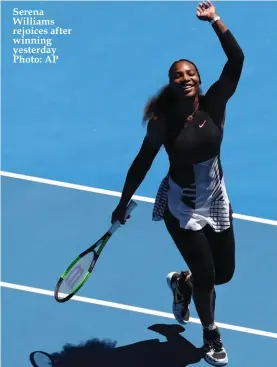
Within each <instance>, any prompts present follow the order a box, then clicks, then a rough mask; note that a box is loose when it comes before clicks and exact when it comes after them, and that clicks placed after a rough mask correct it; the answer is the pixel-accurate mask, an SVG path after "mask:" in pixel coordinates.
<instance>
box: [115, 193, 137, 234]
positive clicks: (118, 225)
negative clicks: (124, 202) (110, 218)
mask: <svg viewBox="0 0 277 367" xmlns="http://www.w3.org/2000/svg"><path fill="white" fill-rule="evenodd" d="M137 205H138V204H137V203H136V202H135V201H133V200H131V201H130V203H129V204H128V206H127V210H126V213H125V219H127V217H128V216H129V214H130V213H131V212H132V211H133V210H134V209H135V207H136V206H137ZM120 226H121V223H120V222H119V220H117V221H116V222H114V223H113V224H112V225H111V227H110V229H109V231H108V232H109V233H111V234H112V233H114V232H115V231H116V230H117V229H118V227H120Z"/></svg>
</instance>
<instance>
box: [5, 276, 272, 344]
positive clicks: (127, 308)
mask: <svg viewBox="0 0 277 367" xmlns="http://www.w3.org/2000/svg"><path fill="white" fill-rule="evenodd" d="M0 286H1V287H4V288H10V289H16V290H19V291H24V292H30V293H37V294H43V295H45V296H51V297H53V296H54V292H53V291H49V290H46V289H40V288H34V287H27V286H24V285H19V284H12V283H6V282H0ZM71 300H73V301H79V302H84V303H90V304H94V305H99V306H105V307H111V308H117V309H121V310H124V311H132V312H138V313H143V314H147V315H153V316H158V317H164V318H167V319H174V315H173V314H171V313H168V312H161V311H156V310H150V309H148V308H141V307H135V306H129V305H124V304H121V303H114V302H107V301H101V300H98V299H93V298H88V297H80V296H73V297H72V298H71ZM69 302H70V301H69ZM190 322H192V323H194V324H200V320H199V319H196V318H193V317H191V318H190ZM216 324H217V325H218V327H220V328H224V329H228V330H234V331H239V332H242V333H247V334H254V335H260V336H266V337H268V338H274V339H277V333H272V332H269V331H263V330H256V329H250V328H246V327H242V326H235V325H229V324H223V323H221V322H216Z"/></svg>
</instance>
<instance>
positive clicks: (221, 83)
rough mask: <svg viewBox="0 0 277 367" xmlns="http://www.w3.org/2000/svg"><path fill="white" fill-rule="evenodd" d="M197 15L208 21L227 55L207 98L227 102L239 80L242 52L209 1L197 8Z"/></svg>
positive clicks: (242, 59)
mask: <svg viewBox="0 0 277 367" xmlns="http://www.w3.org/2000/svg"><path fill="white" fill-rule="evenodd" d="M197 17H198V18H199V19H200V20H204V21H209V22H210V23H211V24H212V27H213V29H214V31H215V33H216V35H217V36H218V39H219V41H220V43H221V46H222V48H223V50H224V52H225V54H226V56H227V62H226V64H225V65H224V68H223V71H222V73H221V75H220V77H219V79H218V80H217V81H216V82H215V83H214V84H213V85H212V86H211V87H210V89H209V90H208V92H207V94H206V98H207V100H209V101H210V100H211V99H213V100H215V99H218V98H219V99H220V100H221V102H223V103H224V102H225V103H227V101H228V99H229V98H230V97H231V96H232V95H233V94H234V92H235V90H236V88H237V85H238V82H239V80H240V76H241V72H242V68H243V63H244V53H243V51H242V49H241V48H240V46H239V44H238V42H237V41H236V39H235V37H234V36H233V34H232V33H231V31H230V30H229V29H228V28H227V27H226V25H225V24H224V22H223V21H222V19H220V17H219V16H218V15H217V13H216V10H215V7H214V6H213V5H212V3H211V2H204V3H202V4H200V6H199V7H198V8H197Z"/></svg>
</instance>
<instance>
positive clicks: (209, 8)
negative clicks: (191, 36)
mask: <svg viewBox="0 0 277 367" xmlns="http://www.w3.org/2000/svg"><path fill="white" fill-rule="evenodd" d="M196 16H197V18H198V19H200V20H204V21H211V20H212V19H213V18H214V17H216V10H215V7H214V5H213V4H212V3H211V2H210V1H204V2H202V3H200V4H199V5H198V7H197V10H196Z"/></svg>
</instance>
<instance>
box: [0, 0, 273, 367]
mask: <svg viewBox="0 0 277 367" xmlns="http://www.w3.org/2000/svg"><path fill="white" fill-rule="evenodd" d="M196 4H197V3H196V2H73V1H72V2H64V1H63V2H50V1H49V2H47V1H46V2H6V1H4V2H2V4H1V7H2V38H3V43H2V81H3V87H2V151H1V152H2V161H1V169H2V171H1V190H2V200H1V205H2V216H1V220H2V264H1V273H2V276H1V293H2V315H1V316H2V366H3V367H25V366H26V367H27V366H30V365H31V364H30V362H29V354H30V353H31V352H32V351H34V350H43V351H46V352H49V353H53V352H59V351H61V350H62V348H63V347H64V345H66V344H73V345H79V344H80V343H85V342H87V341H89V340H92V339H95V340H100V341H103V340H105V343H106V344H105V343H104V342H103V343H102V349H101V348H100V347H99V348H98V349H97V345H96V344H97V343H96V342H95V343H92V344H93V345H94V348H95V349H94V350H93V348H92V347H91V351H90V355H86V357H84V354H82V350H79V353H80V357H78V358H80V359H81V358H86V359H87V364H86V365H85V366H90V364H89V363H88V360H89V359H90V358H91V366H92V365H93V366H101V367H103V366H104V367H105V366H106V365H110V363H111V361H112V362H113V363H114V365H116V366H117V365H118V366H124V367H125V366H134V367H136V366H146V367H147V366H149V367H150V366H159V367H163V366H164V367H181V366H186V365H189V364H197V365H199V366H206V365H207V364H206V362H204V361H203V360H200V357H199V348H200V347H201V343H202V330H201V325H200V324H199V322H198V319H197V314H196V311H195V309H194V308H192V320H191V321H192V322H191V323H189V324H188V325H187V326H185V330H180V329H179V328H178V327H177V323H176V321H175V319H174V318H173V315H172V311H171V302H172V297H171V294H170V292H169V290H168V288H167V285H166V280H165V277H166V274H167V273H168V272H170V271H173V270H180V269H183V268H184V266H185V264H184V263H183V261H182V259H181V257H180V256H179V253H178V252H177V250H176V248H175V246H174V244H173V243H172V242H171V239H170V238H169V235H168V234H167V232H166V229H165V227H164V225H163V223H162V222H152V220H151V217H152V209H153V203H152V202H153V200H151V198H153V197H154V196H155V194H156V190H157V188H158V185H159V183H160V180H161V178H162V177H164V175H165V174H166V172H167V169H168V163H167V157H166V155H165V152H164V151H161V152H160V154H159V156H158V158H157V159H156V161H155V163H154V165H153V167H152V168H151V171H150V172H149V174H148V176H147V178H146V179H145V181H144V183H143V184H142V185H141V187H140V188H139V190H138V192H137V193H136V194H137V195H139V197H138V198H137V199H136V202H137V203H138V207H137V208H136V209H135V211H134V212H133V215H132V218H131V219H130V220H129V221H128V223H127V225H126V226H124V227H122V228H120V230H119V231H118V232H117V233H116V234H115V236H114V238H113V239H112V240H111V242H110V243H109V244H108V245H107V247H106V248H105V250H104V252H103V255H101V261H99V263H98V264H97V267H96V269H95V271H94V273H93V276H92V277H91V279H90V280H89V282H88V283H87V284H86V285H85V287H84V288H83V289H81V291H80V293H79V296H80V298H79V299H76V300H71V301H70V302H68V303H66V304H58V303H57V302H55V301H54V298H53V296H52V293H53V289H54V287H55V284H56V281H57V279H58V277H59V275H60V273H61V272H62V271H63V270H64V268H65V267H66V266H67V265H68V263H69V262H70V261H71V260H72V259H73V258H74V257H75V256H76V255H77V254H78V253H79V252H80V251H82V250H84V249H86V248H87V247H88V246H89V245H90V244H91V243H93V242H95V240H96V239H98V238H99V237H100V236H101V235H102V234H103V233H104V232H105V231H106V230H107V228H108V227H109V225H110V216H111V213H112V211H113V210H114V208H115V206H116V205H117V202H118V195H119V193H120V192H121V190H122V185H123V183H124V180H125V176H126V172H127V170H128V167H129V165H130V163H131V162H132V159H133V158H134V156H135V154H136V153H137V151H138V149H139V147H140V144H141V141H142V139H143V136H144V134H145V129H144V128H143V127H142V124H141V119H142V111H143V108H144V104H145V102H146V100H147V99H148V97H149V96H150V95H152V94H153V93H155V92H156V90H157V89H159V87H161V86H162V85H163V84H165V83H166V82H167V69H168V67H169V65H170V64H171V63H172V61H174V60H175V59H177V58H181V57H185V58H188V59H192V60H194V61H195V63H196V64H197V65H198V66H199V70H200V73H201V77H202V79H203V89H204V90H206V88H207V87H208V86H209V85H210V84H211V83H212V82H213V81H214V80H215V79H216V78H217V77H218V75H219V73H220V71H221V68H222V66H223V65H224V62H225V56H224V54H223V51H222V50H221V47H220V44H219V42H218V40H217V38H216V36H215V35H214V34H213V31H212V30H211V29H210V27H209V26H207V24H205V23H203V22H199V21H198V20H197V19H196V17H195V7H196ZM250 4H251V10H252V11H253V12H254V13H255V16H253V15H251V16H250V15H249V6H250ZM216 5H217V8H218V12H219V13H220V15H221V17H222V19H224V21H225V23H226V24H227V25H228V27H229V28H230V29H231V31H232V32H233V33H234V35H235V36H236V38H237V39H238V41H239V43H240V45H241V47H242V49H243V50H244V53H245V57H246V58H245V66H244V71H243V75H242V79H241V82H240V85H239V88H238V90H237V92H236V94H235V96H234V97H233V98H232V100H231V101H230V103H229V105H228V111H227V113H228V115H227V121H226V132H225V139H224V144H223V153H222V162H223V167H224V171H225V177H226V179H225V180H226V185H227V188H228V193H229V196H230V198H231V201H232V204H233V208H234V211H235V213H236V215H235V230H236V242H237V269H236V274H235V277H234V279H233V280H232V282H231V283H229V284H227V285H224V286H221V287H219V288H218V290H217V293H218V298H217V299H218V300H217V310H216V321H217V323H219V325H221V331H222V334H223V340H224V344H225V345H226V348H227V351H228V356H229V366H232V367H240V366H242V365H244V366H245V365H246V366H248V365H251V366H252V367H258V366H261V365H262V364H263V363H265V364H270V365H272V366H274V365H276V363H277V356H276V353H275V351H276V347H277V345H276V339H277V316H276V309H277V292H276V286H275V283H276V282H275V279H276V276H277V270H276V259H277V241H276V239H277V213H276V200H277V197H276V189H275V188H276V183H277V172H276V154H275V150H276V143H277V135H276V120H277V113H276V109H274V105H275V104H274V102H275V96H276V93H277V74H276V72H275V65H276V62H277V52H276V41H277V35H276V33H274V24H275V14H276V10H277V4H276V2H251V3H250V2H217V3H216ZM14 8H20V9H23V8H24V9H42V10H43V11H44V16H43V17H44V19H53V20H55V26H60V27H62V28H68V29H72V34H71V35H66V36H65V35H63V36H55V37H54V40H53V47H56V48H57V54H59V60H58V62H57V63H56V64H51V65H50V64H13V62H12V61H13V58H12V53H13V47H14V46H13V41H12V39H13V36H12V32H13V28H14V25H13V21H12V18H13V15H12V13H13V9H14ZM108 340H109V341H111V342H116V346H115V347H113V348H112V347H111V346H110V349H111V350H112V351H113V354H109V353H108V351H109V346H108V342H107V341H108ZM103 344H105V345H104V346H103ZM104 347H105V349H104ZM77 352H78V351H77V350H76V353H77ZM242 352H243V353H242ZM96 354H97V355H99V360H98V359H97V358H95V355H96ZM109 355H110V356H112V357H109ZM81 356H82V357H81ZM109 358H112V359H109ZM105 363H106V364H105Z"/></svg>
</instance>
